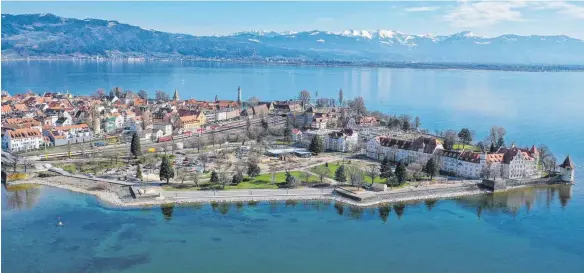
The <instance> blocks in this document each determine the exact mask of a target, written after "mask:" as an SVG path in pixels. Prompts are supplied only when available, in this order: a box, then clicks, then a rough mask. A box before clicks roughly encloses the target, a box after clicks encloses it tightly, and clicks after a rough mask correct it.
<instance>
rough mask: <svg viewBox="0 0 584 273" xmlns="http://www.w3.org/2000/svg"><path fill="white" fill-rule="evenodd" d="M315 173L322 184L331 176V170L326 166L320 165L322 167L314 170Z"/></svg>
mask: <svg viewBox="0 0 584 273" xmlns="http://www.w3.org/2000/svg"><path fill="white" fill-rule="evenodd" d="M314 173H315V174H316V175H317V176H318V180H319V181H320V183H321V184H322V183H324V179H325V178H326V177H327V176H328V174H329V168H327V167H326V166H323V165H320V166H318V167H316V168H314Z"/></svg>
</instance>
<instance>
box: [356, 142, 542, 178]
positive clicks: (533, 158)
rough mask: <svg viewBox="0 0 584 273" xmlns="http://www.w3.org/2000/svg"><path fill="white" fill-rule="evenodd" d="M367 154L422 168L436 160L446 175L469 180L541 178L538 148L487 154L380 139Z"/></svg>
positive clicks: (434, 144) (510, 149)
mask: <svg viewBox="0 0 584 273" xmlns="http://www.w3.org/2000/svg"><path fill="white" fill-rule="evenodd" d="M366 154H367V157H369V158H373V159H376V160H382V159H383V158H385V157H387V158H388V159H389V160H391V161H394V162H400V161H401V162H405V163H406V164H407V163H413V162H418V163H420V164H422V165H424V164H425V163H426V162H427V161H428V160H430V158H434V159H435V160H436V161H437V162H438V164H439V166H440V170H441V171H442V172H445V173H447V174H450V175H453V176H459V177H465V178H474V179H476V178H481V177H483V178H493V179H495V178H499V177H501V178H505V179H529V178H536V177H540V176H541V173H540V171H539V170H538V168H537V166H538V162H539V153H538V151H537V149H536V148H535V146H532V147H531V149H520V148H516V147H515V146H513V147H511V148H501V149H500V150H499V151H497V153H490V154H487V153H478V152H473V151H461V152H459V151H449V150H444V148H443V146H442V144H440V142H439V141H438V140H437V139H435V138H433V137H426V136H420V137H418V138H416V139H414V140H403V139H397V138H392V137H383V136H378V137H375V138H373V139H371V140H369V141H368V142H367V150H366Z"/></svg>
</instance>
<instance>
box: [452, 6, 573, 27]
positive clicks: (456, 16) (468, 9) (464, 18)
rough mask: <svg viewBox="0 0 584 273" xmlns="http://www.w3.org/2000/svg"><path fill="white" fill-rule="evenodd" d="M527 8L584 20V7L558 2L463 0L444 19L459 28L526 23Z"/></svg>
mask: <svg viewBox="0 0 584 273" xmlns="http://www.w3.org/2000/svg"><path fill="white" fill-rule="evenodd" d="M527 8H530V9H537V10H549V11H552V12H555V13H557V14H558V15H560V16H568V17H571V18H575V19H584V5H581V3H579V4H575V2H572V3H567V2H565V1H556V0H550V1H526V0H510V1H502V2H491V1H465V0H463V1H460V2H459V5H458V6H457V7H456V8H454V9H453V10H451V11H450V12H449V13H447V14H446V15H445V16H444V19H445V20H446V21H448V22H450V23H451V24H452V25H453V26H457V27H485V26H490V25H494V24H497V23H500V22H519V21H525V20H526V19H525V17H526V16H525V14H524V13H522V11H525V10H526V9H527Z"/></svg>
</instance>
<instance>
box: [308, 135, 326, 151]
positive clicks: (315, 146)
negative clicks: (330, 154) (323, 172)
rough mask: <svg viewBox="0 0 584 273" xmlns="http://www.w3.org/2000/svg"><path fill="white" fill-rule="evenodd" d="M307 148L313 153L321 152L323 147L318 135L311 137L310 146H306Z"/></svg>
mask: <svg viewBox="0 0 584 273" xmlns="http://www.w3.org/2000/svg"><path fill="white" fill-rule="evenodd" d="M308 150H309V151H311V152H312V153H314V154H317V155H318V154H320V153H322V151H323V150H324V147H323V144H322V139H321V138H320V136H314V137H313V138H312V141H310V146H309V147H308Z"/></svg>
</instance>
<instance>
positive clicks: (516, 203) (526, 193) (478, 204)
mask: <svg viewBox="0 0 584 273" xmlns="http://www.w3.org/2000/svg"><path fill="white" fill-rule="evenodd" d="M40 193H41V187H39V186H36V185H17V186H7V187H6V191H5V195H4V198H5V202H3V203H5V204H6V206H7V209H10V210H21V209H31V208H33V207H34V206H35V205H36V204H37V203H38V200H39V196H40ZM556 198H557V200H558V201H559V204H560V205H561V207H562V208H565V207H566V206H567V205H568V203H569V201H570V199H571V198H572V185H556V186H545V187H531V188H523V189H516V190H510V191H507V192H500V193H495V194H484V195H475V196H467V197H462V198H458V199H455V200H454V201H455V202H456V203H457V204H459V205H461V206H462V207H464V208H467V209H471V210H474V211H476V215H477V217H478V218H480V217H481V215H482V214H483V213H484V212H485V211H489V212H502V213H508V214H511V215H517V214H518V213H519V212H520V211H521V210H522V209H525V211H526V212H529V211H530V210H531V209H532V207H533V206H534V205H536V204H537V203H541V204H545V206H547V207H548V208H549V207H550V206H551V204H552V202H553V200H554V199H556ZM258 203H259V202H257V201H249V202H247V203H244V202H236V203H227V202H211V204H210V206H211V209H212V211H214V212H217V213H220V214H221V215H227V214H229V212H230V211H231V212H232V213H242V212H243V211H244V210H243V209H244V206H246V205H247V206H248V207H250V208H251V207H255V206H257V204H258ZM267 203H268V204H269V210H270V211H271V212H273V213H275V212H278V211H282V210H283V211H285V210H286V209H294V208H296V207H297V206H298V205H299V201H297V200H288V201H285V202H278V201H269V202H267ZM421 203H422V202H420V201H415V202H407V203H393V204H380V205H378V206H376V207H374V208H370V210H371V209H372V210H376V211H377V213H376V214H378V215H379V219H380V220H381V221H383V222H386V221H387V219H388V217H389V215H390V214H391V212H392V210H393V211H394V212H395V215H396V217H397V219H402V218H403V217H404V215H405V211H406V208H407V207H408V206H419V205H420V204H421ZM423 203H424V205H425V207H426V209H427V210H428V211H432V209H433V208H434V207H436V206H437V205H438V204H439V203H440V201H439V200H437V199H430V200H425V201H423ZM203 206H204V205H203V204H190V205H187V206H182V207H183V208H185V209H193V210H200V209H201V208H203ZM301 206H303V207H304V208H309V209H312V210H316V211H326V210H329V209H334V210H336V213H337V214H338V215H339V216H346V217H348V218H349V219H354V220H359V219H362V217H363V215H364V214H365V213H366V211H367V210H368V209H366V208H363V207H358V206H351V205H347V204H343V203H340V202H331V201H330V200H321V201H304V202H303V203H302V205H301ZM232 207H233V208H234V209H233V210H231V208H232ZM160 211H161V213H162V216H163V218H164V219H165V220H167V221H170V220H172V218H173V214H174V212H175V205H174V204H165V205H162V206H161V207H160ZM373 214H375V212H373Z"/></svg>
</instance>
